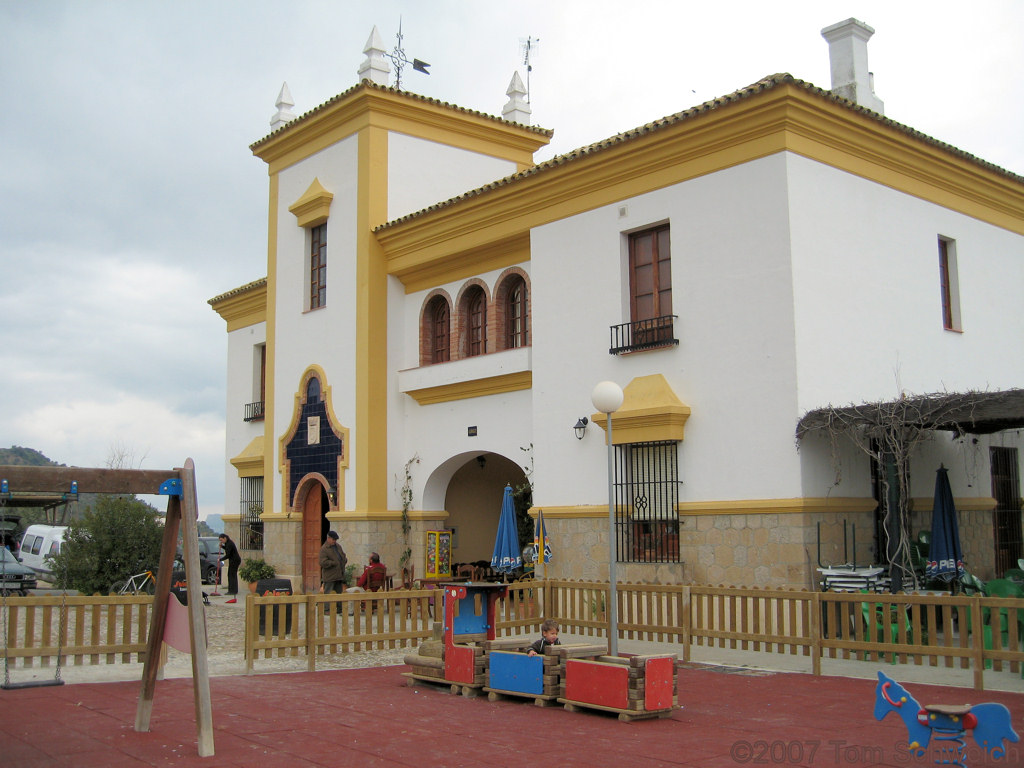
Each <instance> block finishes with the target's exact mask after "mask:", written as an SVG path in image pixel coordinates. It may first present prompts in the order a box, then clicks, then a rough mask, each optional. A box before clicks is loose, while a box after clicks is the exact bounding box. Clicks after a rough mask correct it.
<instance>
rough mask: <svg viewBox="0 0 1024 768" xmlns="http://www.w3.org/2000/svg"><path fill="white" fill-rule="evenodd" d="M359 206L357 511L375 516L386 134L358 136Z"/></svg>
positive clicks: (383, 476) (380, 461) (381, 399)
mask: <svg viewBox="0 0 1024 768" xmlns="http://www.w3.org/2000/svg"><path fill="white" fill-rule="evenodd" d="M357 169H358V170H357V176H358V181H357V186H356V188H357V189H358V190H359V194H358V195H357V202H356V282H355V299H356V306H355V317H357V318H359V321H358V322H357V323H356V324H355V335H356V355H355V365H354V371H353V374H354V378H355V418H356V424H355V444H354V446H353V449H354V453H353V458H354V460H355V481H356V493H355V508H354V510H353V511H355V512H359V513H364V514H372V513H380V512H382V511H383V510H386V509H387V503H388V451H387V448H388V398H387V395H386V393H387V391H388V356H387V351H388V335H387V329H388V290H387V286H388V282H387V273H386V271H385V269H384V259H383V256H382V254H381V251H380V246H379V244H378V243H377V240H376V238H374V237H373V235H372V231H373V228H374V227H376V226H378V225H379V224H381V223H382V222H383V221H385V220H386V218H387V202H388V181H387V180H388V172H387V169H388V133H387V130H385V129H384V128H379V127H376V126H369V127H366V128H364V129H363V130H361V131H360V132H359V149H358V153H357Z"/></svg>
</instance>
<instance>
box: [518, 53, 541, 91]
mask: <svg viewBox="0 0 1024 768" xmlns="http://www.w3.org/2000/svg"><path fill="white" fill-rule="evenodd" d="M539 42H540V38H539V37H527V38H526V39H525V40H523V39H522V38H520V39H519V44H520V45H521V46H522V48H523V64H524V65H525V66H526V103H527V104H529V103H530V73H531V72H533V64H531V63H530V55H531V54H532V53H533V52H534V51H536V50H537V43H539Z"/></svg>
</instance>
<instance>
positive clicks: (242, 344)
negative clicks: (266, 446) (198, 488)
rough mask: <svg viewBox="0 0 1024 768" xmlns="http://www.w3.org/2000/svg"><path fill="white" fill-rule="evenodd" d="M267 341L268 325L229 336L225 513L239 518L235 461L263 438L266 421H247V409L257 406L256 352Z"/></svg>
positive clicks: (251, 326)
mask: <svg viewBox="0 0 1024 768" xmlns="http://www.w3.org/2000/svg"><path fill="white" fill-rule="evenodd" d="M266 339H267V324H266V323H256V324H255V325H250V326H247V327H245V328H239V329H238V330H235V331H231V332H230V333H228V375H227V390H226V391H227V408H226V410H225V413H226V418H227V428H226V429H225V450H226V454H225V457H224V480H225V482H224V512H225V513H226V514H229V515H235V514H238V511H239V502H240V498H239V497H240V492H241V487H240V486H241V484H240V482H239V480H238V471H237V470H236V469H235V467H234V466H233V465H232V464H231V461H230V460H231V459H232V458H233V457H235V456H237V455H238V454H239V453H241V452H242V451H243V450H245V447H246V446H247V445H249V443H250V442H252V440H253V438H256V437H259V436H260V435H261V434H263V421H251V422H245V421H243V417H244V415H245V405H246V404H247V403H251V402H254V401H255V400H257V399H258V398H257V397H253V394H252V393H253V352H254V348H255V347H256V345H258V344H263V343H265V342H266Z"/></svg>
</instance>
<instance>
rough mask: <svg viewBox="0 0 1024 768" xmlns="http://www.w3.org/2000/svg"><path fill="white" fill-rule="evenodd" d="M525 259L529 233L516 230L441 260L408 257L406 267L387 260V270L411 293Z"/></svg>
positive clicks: (527, 253)
mask: <svg viewBox="0 0 1024 768" xmlns="http://www.w3.org/2000/svg"><path fill="white" fill-rule="evenodd" d="M529 260H530V233H529V232H518V233H516V234H514V235H512V236H511V237H509V238H507V239H505V240H499V241H496V242H491V243H484V244H483V245H481V246H480V247H479V248H476V249H474V250H470V251H462V252H461V253H451V254H448V258H446V259H443V260H435V261H431V262H427V263H421V262H417V261H416V260H415V259H411V260H409V266H408V268H404V267H403V265H402V264H400V263H398V262H397V261H395V262H391V263H389V264H388V273H389V274H392V275H395V276H396V277H397V278H398V279H399V280H401V281H402V284H403V285H404V286H405V292H406V293H414V292H416V291H424V290H427V289H428V288H433V287H434V286H436V285H443V284H444V283H449V282H453V281H456V280H464V279H466V278H467V277H471V276H473V275H479V274H482V273H484V272H489V271H491V270H494V269H505V268H507V267H511V266H513V265H515V264H522V263H523V262H526V261H529Z"/></svg>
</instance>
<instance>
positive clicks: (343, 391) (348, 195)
mask: <svg viewBox="0 0 1024 768" xmlns="http://www.w3.org/2000/svg"><path fill="white" fill-rule="evenodd" d="M357 149H358V147H357V139H356V138H355V137H351V138H348V139H345V140H343V141H341V142H339V143H337V144H335V145H333V146H331V147H329V148H327V149H325V150H323V151H321V152H318V153H317V154H315V155H313V156H312V157H310V158H308V159H306V160H303V161H302V162H300V163H297V164H296V165H294V166H292V167H290V168H288V169H286V170H284V171H282V172H281V174H280V182H279V184H280V187H279V189H280V195H279V199H280V205H279V208H278V225H277V226H278V240H277V297H276V298H277V317H276V322H277V334H276V346H275V360H274V380H275V385H276V386H275V391H274V408H275V412H274V425H273V435H274V445H273V446H267V450H274V451H275V452H276V451H277V450H278V444H277V441H278V440H279V439H280V437H281V436H282V435H284V434H285V432H286V430H287V429H288V426H289V424H290V422H291V418H292V415H293V411H294V408H295V395H296V393H297V390H298V387H299V378H300V377H301V375H302V373H303V372H304V371H305V370H306V368H308V367H309V365H310V364H312V363H316V364H318V365H320V366H322V367H323V369H324V372H325V374H326V376H327V380H326V381H324V382H321V385H322V386H328V387H330V388H331V403H332V405H333V407H334V413H335V415H336V417H337V419H338V420H339V422H340V423H341V425H342V426H345V427H348V428H350V429H351V428H354V426H355V401H354V396H355V376H354V367H355V366H354V363H355V332H356V314H355V312H356V300H355V285H356V233H355V217H356V203H357V170H358V168H357V160H358V158H357ZM314 178H318V179H319V180H320V183H321V184H322V185H323V187H324V189H326V190H327V191H329V192H331V193H333V195H334V199H333V201H332V202H331V209H330V217H329V218H328V220H327V304H326V306H325V307H322V308H320V309H316V310H312V311H303V307H304V306H305V304H304V302H305V301H306V299H305V296H306V291H308V290H309V288H308V275H307V273H306V264H307V261H306V253H305V251H306V248H307V244H306V230H305V229H303V228H301V227H299V226H298V224H297V221H296V218H295V216H294V215H293V214H292V213H290V212H289V211H288V206H290V205H292V204H293V203H294V202H295V201H296V200H298V199H299V198H300V197H301V196H302V195H303V194H304V193H305V191H306V190H307V189H308V188H309V185H310V184H311V183H312V182H313V179H314ZM350 458H351V463H350V465H349V477H354V474H353V473H354V471H355V469H356V460H357V458H356V456H355V454H354V453H352V454H350ZM281 480H282V478H281V474H280V473H279V472H275V474H274V478H273V482H274V496H273V504H274V509H275V510H278V511H280V510H279V507H280V503H281V501H280V500H281ZM267 493H269V488H268V489H267ZM354 506H355V487H354V483H346V485H345V500H344V508H347V509H351V508H353V507H354Z"/></svg>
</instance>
